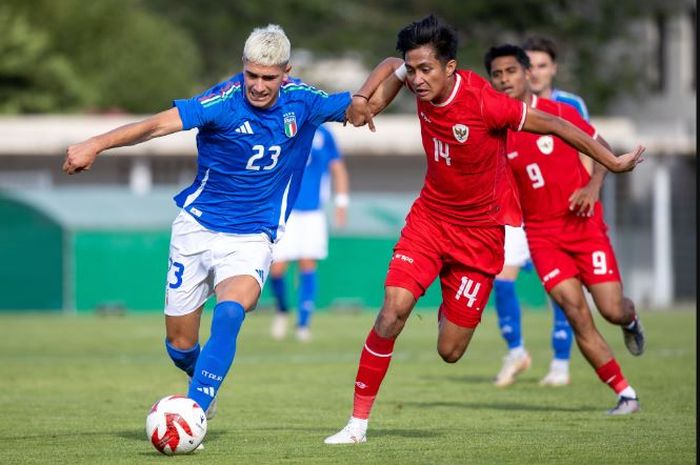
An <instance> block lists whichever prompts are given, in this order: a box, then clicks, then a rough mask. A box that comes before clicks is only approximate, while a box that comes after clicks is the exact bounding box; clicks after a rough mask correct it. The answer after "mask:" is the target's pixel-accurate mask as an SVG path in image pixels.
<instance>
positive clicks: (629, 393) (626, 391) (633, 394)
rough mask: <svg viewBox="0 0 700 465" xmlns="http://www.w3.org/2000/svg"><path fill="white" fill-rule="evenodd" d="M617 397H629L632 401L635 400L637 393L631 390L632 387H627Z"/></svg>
mask: <svg viewBox="0 0 700 465" xmlns="http://www.w3.org/2000/svg"><path fill="white" fill-rule="evenodd" d="M617 397H630V398H632V399H636V398H637V392H636V391H635V390H634V389H632V386H627V387H626V388H624V389H623V390H622V391H621V392H620V393H619V394H618V395H617Z"/></svg>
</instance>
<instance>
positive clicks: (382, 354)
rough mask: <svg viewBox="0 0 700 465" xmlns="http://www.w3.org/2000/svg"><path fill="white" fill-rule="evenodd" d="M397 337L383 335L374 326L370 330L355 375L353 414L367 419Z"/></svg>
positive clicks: (387, 367)
mask: <svg viewBox="0 0 700 465" xmlns="http://www.w3.org/2000/svg"><path fill="white" fill-rule="evenodd" d="M394 342H396V340H395V339H389V338H385V337H381V336H380V335H379V334H377V333H376V331H375V330H374V328H372V331H370V332H369V335H368V336H367V340H366V341H365V346H364V347H363V348H362V355H360V366H359V367H358V369H357V376H356V377H355V398H354V402H353V406H352V416H353V417H355V418H361V419H363V420H366V419H368V418H369V412H370V411H371V410H372V404H374V399H376V397H377V392H378V391H379V386H381V384H382V380H383V379H384V375H386V371H387V370H388V369H389V363H390V362H391V354H392V352H393V351H394Z"/></svg>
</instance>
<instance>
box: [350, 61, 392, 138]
mask: <svg viewBox="0 0 700 465" xmlns="http://www.w3.org/2000/svg"><path fill="white" fill-rule="evenodd" d="M402 65H403V60H401V59H399V58H395V57H388V58H385V59H384V60H383V61H382V62H381V63H379V64H378V65H377V66H376V67H375V68H374V70H372V72H371V73H370V75H369V76H368V77H367V80H366V81H365V83H364V84H362V87H360V89H359V90H358V91H357V92H355V93H354V94H353V98H352V103H351V105H350V107H348V110H347V113H346V118H347V120H348V121H349V122H350V123H351V124H352V125H353V126H364V125H365V124H367V125H369V129H370V130H371V131H374V130H375V127H374V122H373V121H372V118H373V117H374V116H375V115H377V114H379V113H380V112H381V111H382V110H384V109H385V108H386V107H387V106H388V105H389V104H390V103H391V102H392V101H393V100H394V98H395V97H396V94H398V93H399V90H401V86H402V85H403V82H402V81H401V80H400V79H399V78H397V77H396V76H395V75H394V71H396V70H397V69H398V68H399V67H401V66H402Z"/></svg>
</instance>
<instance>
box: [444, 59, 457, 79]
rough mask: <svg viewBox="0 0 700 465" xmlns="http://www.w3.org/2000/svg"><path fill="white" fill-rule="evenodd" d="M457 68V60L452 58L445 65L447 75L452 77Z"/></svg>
mask: <svg viewBox="0 0 700 465" xmlns="http://www.w3.org/2000/svg"><path fill="white" fill-rule="evenodd" d="M456 69H457V60H450V61H448V62H447V64H446V65H445V72H446V73H447V76H449V77H451V76H452V75H453V74H454V73H455V70H456Z"/></svg>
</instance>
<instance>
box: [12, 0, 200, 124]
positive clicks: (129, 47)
mask: <svg viewBox="0 0 700 465" xmlns="http://www.w3.org/2000/svg"><path fill="white" fill-rule="evenodd" d="M4 2H5V5H6V8H9V10H10V11H12V12H14V13H13V14H14V16H15V17H19V18H26V20H25V23H26V24H28V26H27V27H29V28H30V29H31V30H32V31H33V33H32V35H34V34H35V35H36V37H37V38H38V39H37V40H39V38H42V37H43V38H44V39H42V40H43V43H44V45H43V47H44V48H43V53H44V56H45V57H49V58H50V60H49V61H52V60H54V61H57V62H58V63H63V64H65V66H64V68H65V69H64V68H61V69H64V76H70V79H69V80H70V81H71V82H72V85H71V86H69V88H70V89H78V95H79V96H80V99H79V100H78V102H79V103H80V104H81V106H82V108H83V109H90V110H92V111H128V112H137V113H138V112H147V113H150V112H154V111H158V110H161V109H163V108H166V107H168V106H169V105H170V101H171V99H172V98H174V97H187V96H189V95H191V94H192V93H193V92H194V91H195V89H196V86H197V82H198V77H199V75H200V72H201V60H200V58H199V55H198V49H197V46H196V45H195V44H194V42H193V41H192V39H191V38H190V36H189V34H188V33H187V32H186V31H185V30H183V28H181V27H179V26H176V25H174V24H172V23H170V22H168V21H167V19H165V18H162V17H160V16H158V15H156V14H153V13H152V12H150V11H148V10H146V9H144V8H143V7H142V5H141V4H142V2H141V1H139V0H99V1H95V2H85V1H82V0H32V1H29V2H28V1H26V0H4ZM0 34H2V33H0ZM1 42H4V40H2V41H0V47H2V43H1ZM3 61H4V58H3ZM54 66H57V65H54ZM1 69H2V68H0V70H1ZM65 70H70V71H71V73H70V74H69V73H68V71H65ZM34 71H36V70H31V69H29V70H27V71H26V72H27V73H28V74H29V75H31V76H32V77H34V78H35V79H38V78H36V76H37V75H39V74H40V73H35V72H34ZM0 73H2V71H0ZM2 79H3V77H2V75H0V80H2ZM30 82H31V84H30V86H35V85H36V84H35V82H36V81H35V80H31V81H30ZM76 103H77V102H76ZM74 107H75V105H68V106H64V102H63V101H61V100H55V102H54V103H53V104H46V105H44V106H43V107H42V108H41V110H42V111H65V110H71V109H73V108H74ZM23 111H28V109H23Z"/></svg>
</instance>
